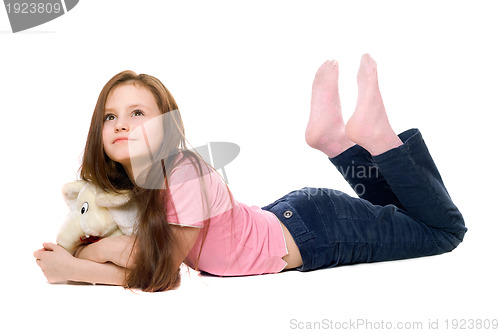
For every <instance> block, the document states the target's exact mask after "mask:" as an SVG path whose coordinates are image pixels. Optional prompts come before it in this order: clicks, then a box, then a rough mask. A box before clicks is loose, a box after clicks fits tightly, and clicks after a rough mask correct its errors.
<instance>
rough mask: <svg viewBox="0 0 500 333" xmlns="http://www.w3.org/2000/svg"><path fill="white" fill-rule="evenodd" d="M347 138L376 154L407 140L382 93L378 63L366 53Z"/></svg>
mask: <svg viewBox="0 0 500 333" xmlns="http://www.w3.org/2000/svg"><path fill="white" fill-rule="evenodd" d="M345 132H346V135H347V137H348V138H349V139H350V140H351V141H353V142H355V143H357V144H359V145H360V146H362V147H363V148H365V149H366V150H368V151H369V152H370V154H372V155H379V154H382V153H384V152H386V151H388V150H390V149H392V148H396V147H398V146H400V145H402V144H403V143H402V142H401V140H400V139H399V137H398V136H397V134H396V133H395V132H394V130H393V129H392V127H391V125H390V123H389V119H388V118H387V113H386V111H385V107H384V103H383V101H382V95H381V94H380V90H379V86H378V76H377V63H376V62H375V60H373V59H372V58H371V57H370V56H369V55H368V54H365V55H363V57H362V58H361V64H360V67H359V71H358V102H357V105H356V109H355V110H354V113H353V115H352V116H351V119H349V121H348V122H347V125H346V127H345Z"/></svg>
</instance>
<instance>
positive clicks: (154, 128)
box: [102, 83, 163, 176]
mask: <svg viewBox="0 0 500 333" xmlns="http://www.w3.org/2000/svg"><path fill="white" fill-rule="evenodd" d="M160 115H161V112H160V110H159V109H158V105H157V104H156V100H155V98H154V96H153V94H152V93H151V91H149V89H147V88H145V87H143V86H141V85H138V84H132V83H126V84H121V85H119V86H117V87H115V88H113V89H112V90H111V92H110V93H109V95H108V99H107V100H106V105H105V108H104V126H103V130H102V140H103V145H104V152H105V153H106V155H107V156H108V157H109V158H110V159H111V160H113V161H115V162H117V163H120V164H122V165H123V166H124V168H125V169H126V170H127V173H128V174H129V176H130V175H131V171H140V170H132V168H133V167H134V168H135V167H136V166H138V167H139V168H141V167H143V166H144V165H147V164H149V163H150V162H151V160H152V158H151V157H152V156H153V155H154V153H155V152H156V151H157V150H158V149H159V148H160V146H161V143H162V140H163V125H162V120H161V118H162V117H159V116H160ZM148 162H149V163H148ZM132 173H133V174H137V173H136V172H132Z"/></svg>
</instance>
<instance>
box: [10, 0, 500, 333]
mask: <svg viewBox="0 0 500 333" xmlns="http://www.w3.org/2000/svg"><path fill="white" fill-rule="evenodd" d="M495 8H497V6H495V1H475V2H472V1H469V2H465V1H439V2H437V1H422V0H420V1H353V0H350V1H309V2H306V1H256V0H254V1H245V2H243V1H153V0H142V1H124V0H114V1H112V0H107V1H88V0H87V1H85V0H82V1H80V3H79V4H78V5H77V6H76V7H75V8H74V9H73V10H71V11H70V12H68V13H67V14H66V15H64V16H62V17H60V18H58V19H56V20H54V21H51V22H48V23H46V24H44V25H41V26H38V27H35V28H32V29H30V30H27V31H25V32H20V33H16V34H13V33H12V32H11V31H10V26H9V23H8V19H7V15H6V12H5V11H4V10H3V8H1V9H0V50H1V56H0V77H1V79H0V103H1V114H2V126H3V128H2V130H1V131H0V142H1V146H0V147H1V148H0V149H1V151H0V152H1V156H2V162H1V164H0V175H1V176H2V178H1V179H2V193H1V196H2V197H1V200H0V208H1V212H2V214H1V216H2V217H1V221H2V225H3V230H4V237H3V240H2V241H1V242H0V247H1V248H0V250H1V251H0V256H1V257H0V260H1V261H0V263H1V267H2V268H1V269H2V273H1V277H0V279H1V281H0V282H1V286H0V287H2V292H1V293H2V296H1V299H2V304H3V305H6V306H5V307H3V309H6V310H4V311H3V312H2V313H1V314H0V317H2V323H3V324H4V327H16V329H15V331H26V330H27V329H28V330H30V331H31V330H33V331H34V330H37V331H40V332H49V331H50V332H63V331H64V332H66V331H70V332H74V331H78V332H79V331H82V332H83V331H85V332H88V331H89V330H91V331H98V332H100V331H104V330H105V329H106V330H109V329H111V328H114V329H116V331H122V332H128V331H137V330H141V331H143V330H144V331H145V329H155V330H158V331H162V332H163V331H165V332H166V331H169V330H170V329H172V328H175V329H183V330H186V331H195V330H199V329H209V330H210V331H215V330H217V331H256V330H259V331H264V332H270V331H271V330H272V331H276V332H287V331H298V330H300V329H299V328H301V327H306V326H307V325H308V324H311V325H313V324H314V323H315V322H317V323H318V322H319V323H320V324H321V327H319V328H321V329H322V330H325V331H328V330H331V329H332V328H335V327H336V326H337V328H339V326H340V328H343V329H340V330H343V331H347V329H345V328H346V327H347V326H345V325H344V324H346V323H353V322H356V323H358V324H362V323H363V321H364V322H365V323H366V325H368V324H369V323H371V324H372V327H371V328H373V329H375V328H377V327H378V328H380V329H379V331H383V330H385V329H387V330H389V329H388V328H390V327H388V326H387V325H388V324H387V323H390V324H391V325H394V326H393V328H394V327H395V326H396V324H397V323H398V322H401V323H405V324H406V323H407V322H409V323H413V322H416V323H422V325H423V326H422V328H423V329H422V330H420V331H426V330H428V329H430V328H436V327H437V328H438V330H436V329H433V330H432V331H433V332H436V331H444V330H445V328H446V326H445V325H446V320H448V325H449V328H452V327H451V324H452V320H454V319H458V320H469V319H474V320H485V319H489V320H492V319H500V318H499V316H498V309H499V296H500V293H499V286H498V281H499V273H498V270H496V268H495V267H497V266H498V247H497V242H498V241H497V239H498V236H497V235H498V232H499V231H500V230H499V229H500V228H499V222H500V218H499V217H498V214H497V213H495V210H496V209H498V208H497V206H496V203H497V201H498V200H497V197H498V192H497V187H498V186H499V185H500V184H499V181H498V170H499V168H498V162H499V161H498V154H497V153H498V143H499V140H498V137H497V135H496V132H497V128H498V125H499V120H500V116H499V111H500V107H499V105H500V102H499V98H498V96H499V92H500V83H499V82H500V81H499V80H498V78H499V77H500V65H499V61H498V59H500V49H499V48H498V47H497V44H498V43H497V42H495V40H497V39H498V32H499V31H500V21H499V20H498V13H497V11H496V10H495ZM365 52H368V53H370V54H371V55H372V56H373V57H374V58H375V60H376V61H377V63H378V68H379V80H380V86H381V90H382V95H383V97H384V102H385V105H386V109H387V110H388V113H389V117H390V119H391V121H392V124H393V127H394V128H395V130H397V131H403V130H405V129H407V128H410V127H418V128H420V130H421V131H422V133H423V135H424V138H425V140H426V142H427V144H428V146H429V149H430V151H431V153H432V154H433V157H434V159H435V161H436V164H437V165H438V167H439V169H440V171H441V173H442V176H443V179H444V181H445V184H446V185H447V187H448V190H449V192H450V194H451V195H452V197H453V199H454V201H455V202H456V204H457V205H458V207H459V208H460V209H461V211H462V213H463V215H464V217H465V219H466V224H467V227H468V228H469V232H468V233H467V235H466V238H465V241H464V243H463V244H462V245H460V246H459V247H458V248H457V249H456V250H455V251H454V252H453V253H451V254H445V255H442V256H436V257H430V258H421V259H414V260H405V261H398V262H389V263H380V264H370V265H355V266H350V267H339V268H335V269H330V270H323V271H317V272H311V273H299V272H287V273H282V274H275V275H266V276H257V277H245V278H212V277H198V276H196V274H193V273H192V272H191V275H186V276H185V277H184V279H183V283H182V285H181V287H180V289H179V290H177V291H172V292H167V293H159V294H154V295H150V294H143V293H137V294H134V293H132V292H130V291H125V290H123V289H122V288H120V287H107V286H81V285H78V286H75V285H70V286H68V285H50V284H48V283H46V281H45V279H44V276H43V274H42V273H41V271H40V270H39V269H38V267H37V265H36V264H35V260H34V258H33V257H32V253H33V251H34V250H36V249H38V248H40V247H41V243H42V242H44V241H54V240H55V234H56V233H57V230H58V228H59V226H60V224H61V222H62V219H63V218H64V215H65V214H66V211H67V208H66V206H65V204H64V202H63V200H62V197H61V194H60V191H61V186H62V184H64V183H66V182H69V181H72V180H74V179H76V177H77V171H78V170H77V169H78V167H79V161H80V160H79V159H80V157H81V153H82V151H83V148H84V143H85V140H86V135H87V131H88V126H89V124H90V117H91V115H92V112H93V108H94V106H95V102H96V101H97V96H98V94H99V92H100V90H101V88H102V86H103V85H104V84H105V83H106V82H107V80H108V79H110V78H111V77H112V76H113V75H114V74H116V73H118V72H119V71H122V70H125V69H132V70H134V71H136V72H138V73H148V74H152V75H154V76H156V77H158V78H159V79H160V80H162V82H163V83H164V84H165V85H166V86H167V87H168V89H169V90H170V91H171V92H172V94H173V95H174V96H175V98H176V100H177V102H178V104H179V107H180V110H181V113H182V115H183V119H184V124H185V127H186V131H187V136H188V139H189V140H190V142H191V144H192V145H193V146H195V147H196V146H199V145H203V144H205V143H206V142H209V141H230V142H234V143H236V144H238V145H239V146H240V147H241V152H240V155H239V156H238V157H237V158H236V159H235V160H234V161H233V162H232V163H230V164H229V165H228V166H226V172H227V176H228V180H229V186H230V188H231V190H232V191H233V193H234V194H235V197H236V198H237V200H239V201H241V202H245V203H247V204H250V205H260V206H263V205H265V204H268V203H270V202H272V201H274V200H275V199H277V198H278V197H281V196H282V195H284V194H286V193H288V192H289V191H291V190H294V189H298V188H301V187H303V186H318V187H332V188H336V189H340V190H343V191H346V192H348V193H350V194H354V193H353V192H352V191H351V190H350V189H349V187H348V186H347V184H346V183H345V182H344V181H343V179H342V177H341V176H340V174H338V173H337V172H336V170H335V169H334V167H333V166H332V165H331V164H330V162H329V161H328V160H327V159H326V158H325V157H324V156H323V155H322V153H320V152H318V151H315V150H313V149H311V148H309V147H308V146H307V145H306V143H305V141H304V130H305V126H306V124H307V120H308V112H309V100H310V93H311V91H310V90H311V84H312V80H313V78H314V74H315V71H316V69H317V68H318V67H319V66H320V65H321V64H322V63H323V61H324V60H326V59H337V60H339V62H340V94H341V99H342V107H343V110H344V115H345V118H346V120H347V119H348V117H349V116H350V114H351V113H352V111H353V110H354V107H355V103H356V96H357V86H356V73H357V68H358V64H359V60H360V58H361V55H362V54H363V53H365ZM495 316H496V317H495ZM436 321H437V322H436ZM328 323H330V324H328ZM484 323H486V322H484ZM467 324H469V322H467ZM12 325H13V326H12ZM316 325H318V324H316ZM366 325H365V326H359V327H357V328H358V329H359V330H361V329H362V328H370V326H366ZM377 325H378V326H377ZM384 325H386V326H384ZM408 325H410V324H408ZM436 325H438V326H436ZM476 327H477V326H476ZM350 328H351V331H352V330H353V326H350ZM429 331H431V330H429ZM469 331H473V330H472V329H469Z"/></svg>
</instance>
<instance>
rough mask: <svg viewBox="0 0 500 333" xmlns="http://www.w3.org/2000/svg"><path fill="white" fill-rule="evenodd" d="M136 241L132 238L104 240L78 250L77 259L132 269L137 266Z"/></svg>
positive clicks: (123, 237)
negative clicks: (109, 263) (134, 249)
mask: <svg viewBox="0 0 500 333" xmlns="http://www.w3.org/2000/svg"><path fill="white" fill-rule="evenodd" d="M134 240H135V239H134V237H131V236H118V237H107V238H103V239H101V240H100V241H98V242H95V243H92V244H89V245H85V246H82V247H80V248H78V249H77V250H76V252H75V257H77V258H80V259H87V260H92V261H95V262H99V263H105V262H111V263H113V264H115V265H117V266H120V267H124V268H129V269H131V268H134V265H135V261H134V260H135V255H134V252H135V251H133V245H134Z"/></svg>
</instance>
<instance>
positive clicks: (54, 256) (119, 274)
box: [34, 243, 127, 285]
mask: <svg viewBox="0 0 500 333" xmlns="http://www.w3.org/2000/svg"><path fill="white" fill-rule="evenodd" d="M34 256H35V258H36V262H37V264H38V266H40V268H41V269H42V271H43V273H44V274H45V277H46V278H47V281H49V282H50V283H55V282H62V281H80V282H89V283H102V284H111V285H123V282H124V281H125V274H126V273H127V269H126V268H123V267H119V266H117V265H115V264H113V263H98V262H94V261H90V260H85V259H79V258H75V257H73V256H72V255H71V254H70V253H69V252H68V251H66V250H65V249H64V248H62V247H61V246H59V245H57V244H53V243H44V244H43V249H40V250H38V251H35V253H34Z"/></svg>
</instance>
